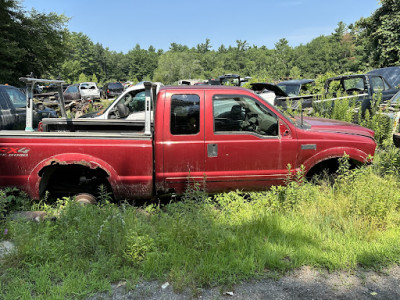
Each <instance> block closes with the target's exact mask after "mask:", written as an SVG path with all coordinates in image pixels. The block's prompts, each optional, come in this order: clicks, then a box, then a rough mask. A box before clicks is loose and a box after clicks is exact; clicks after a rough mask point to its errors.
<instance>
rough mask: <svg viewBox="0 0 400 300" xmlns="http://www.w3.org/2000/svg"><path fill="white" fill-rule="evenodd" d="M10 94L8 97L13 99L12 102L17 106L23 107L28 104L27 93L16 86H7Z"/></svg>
mask: <svg viewBox="0 0 400 300" xmlns="http://www.w3.org/2000/svg"><path fill="white" fill-rule="evenodd" d="M5 89H6V92H7V94H8V97H9V98H10V100H11V103H12V104H13V105H14V107H15V108H21V107H25V106H26V97H25V95H24V94H23V93H22V92H20V91H19V90H17V89H14V88H7V87H6V88H5Z"/></svg>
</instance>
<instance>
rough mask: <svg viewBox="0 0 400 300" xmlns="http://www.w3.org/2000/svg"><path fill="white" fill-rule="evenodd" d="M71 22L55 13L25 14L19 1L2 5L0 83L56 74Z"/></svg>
mask: <svg viewBox="0 0 400 300" xmlns="http://www.w3.org/2000/svg"><path fill="white" fill-rule="evenodd" d="M67 21H68V19H67V18H66V17H65V16H63V15H57V14H55V13H49V14H45V13H39V12H37V11H35V10H32V11H30V12H28V13H24V11H23V9H22V8H21V7H20V6H19V1H16V0H1V1H0V32H1V34H0V57H1V59H0V82H8V83H12V84H19V82H18V77H20V76H24V75H26V74H29V73H30V72H33V73H34V74H35V75H36V76H38V77H41V76H42V75H46V73H47V72H48V71H49V70H56V69H57V67H58V66H59V65H60V63H62V61H63V59H64V52H63V41H64V37H65V35H66V33H67V29H66V23H67Z"/></svg>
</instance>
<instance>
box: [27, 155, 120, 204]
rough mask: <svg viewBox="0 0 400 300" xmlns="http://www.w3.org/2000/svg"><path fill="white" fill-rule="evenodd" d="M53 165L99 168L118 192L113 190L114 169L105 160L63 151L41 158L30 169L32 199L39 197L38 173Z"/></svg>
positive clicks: (29, 184)
mask: <svg viewBox="0 0 400 300" xmlns="http://www.w3.org/2000/svg"><path fill="white" fill-rule="evenodd" d="M53 165H60V166H62V165H64V166H65V165H81V166H85V167H88V168H91V169H97V168H100V169H102V170H104V171H105V172H106V173H107V175H108V181H109V183H110V185H111V187H112V189H113V192H114V194H116V193H117V194H118V190H115V189H118V188H117V187H118V184H117V182H118V174H117V172H116V171H115V170H114V168H113V167H111V166H110V165H109V164H108V163H107V162H105V161H104V160H101V159H99V158H97V157H94V156H91V155H87V154H80V153H64V154H59V155H54V156H51V157H49V158H46V159H45V160H42V161H41V162H40V163H38V164H37V165H36V166H35V168H34V169H33V170H32V172H31V173H30V175H29V177H28V189H29V194H30V195H31V196H32V198H34V199H39V198H40V195H39V186H40V181H41V180H42V177H41V175H42V174H40V171H41V170H43V168H45V167H47V166H53ZM39 174H40V175H39Z"/></svg>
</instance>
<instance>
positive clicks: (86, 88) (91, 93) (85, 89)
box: [79, 82, 100, 100]
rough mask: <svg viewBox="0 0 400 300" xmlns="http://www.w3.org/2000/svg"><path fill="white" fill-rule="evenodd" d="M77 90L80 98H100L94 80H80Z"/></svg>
mask: <svg viewBox="0 0 400 300" xmlns="http://www.w3.org/2000/svg"><path fill="white" fill-rule="evenodd" d="M79 92H80V93H81V97H82V99H85V100H87V99H90V100H97V99H100V90H99V88H98V87H97V85H96V83H95V82H82V83H81V84H79Z"/></svg>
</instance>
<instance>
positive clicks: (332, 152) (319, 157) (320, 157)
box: [303, 147, 368, 171]
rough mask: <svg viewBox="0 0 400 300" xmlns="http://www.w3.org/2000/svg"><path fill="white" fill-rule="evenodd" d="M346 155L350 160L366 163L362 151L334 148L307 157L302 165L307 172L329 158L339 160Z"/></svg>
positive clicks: (365, 157)
mask: <svg viewBox="0 0 400 300" xmlns="http://www.w3.org/2000/svg"><path fill="white" fill-rule="evenodd" d="M345 154H347V155H348V156H349V157H350V158H351V159H354V160H357V161H359V162H362V163H364V162H367V161H368V154H367V153H365V152H364V151H362V150H360V149H357V148H352V147H335V148H329V149H325V150H323V151H321V152H318V153H316V154H315V155H313V156H311V157H309V158H308V159H307V160H306V161H305V162H304V163H303V165H304V167H305V169H306V170H307V171H309V170H311V168H312V167H314V166H315V165H317V164H319V163H320V162H322V161H325V160H328V159H331V158H340V157H343V156H344V155H345Z"/></svg>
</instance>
